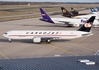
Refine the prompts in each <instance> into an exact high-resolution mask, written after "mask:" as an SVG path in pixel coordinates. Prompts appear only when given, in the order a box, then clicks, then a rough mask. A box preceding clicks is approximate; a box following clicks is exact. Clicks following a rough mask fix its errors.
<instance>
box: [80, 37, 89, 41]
mask: <svg viewBox="0 0 99 70" xmlns="http://www.w3.org/2000/svg"><path fill="white" fill-rule="evenodd" d="M88 37H89V36H86V37H85V38H83V39H81V40H80V41H83V40H85V39H86V38H88Z"/></svg>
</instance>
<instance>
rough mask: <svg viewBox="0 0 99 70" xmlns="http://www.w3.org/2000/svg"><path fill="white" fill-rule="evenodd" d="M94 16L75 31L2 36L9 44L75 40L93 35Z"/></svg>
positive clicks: (17, 33) (13, 32)
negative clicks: (13, 41)
mask: <svg viewBox="0 0 99 70" xmlns="http://www.w3.org/2000/svg"><path fill="white" fill-rule="evenodd" d="M94 19H95V16H92V17H91V18H90V19H89V20H88V21H87V22H86V23H85V24H83V25H82V26H81V27H80V28H79V29H78V30H77V31H74V30H73V31H72V30H70V31H65V30H13V31H8V32H6V33H4V34H3V37H5V38H7V39H8V40H9V42H10V43H11V40H12V39H32V40H33V42H34V43H41V42H42V41H46V43H50V42H51V40H61V39H75V38H80V37H84V36H90V35H93V33H91V31H90V30H91V27H92V24H93V22H94Z"/></svg>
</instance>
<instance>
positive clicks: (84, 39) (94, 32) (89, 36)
mask: <svg viewBox="0 0 99 70" xmlns="http://www.w3.org/2000/svg"><path fill="white" fill-rule="evenodd" d="M96 32H97V31H95V32H93V33H96ZM88 37H90V36H86V37H85V38H83V39H81V40H80V41H83V40H85V39H86V38H88Z"/></svg>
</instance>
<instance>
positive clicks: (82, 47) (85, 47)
mask: <svg viewBox="0 0 99 70" xmlns="http://www.w3.org/2000/svg"><path fill="white" fill-rule="evenodd" d="M66 43H67V44H70V45H73V46H76V47H80V48H83V49H87V50H90V51H93V52H97V51H96V50H93V49H89V48H86V47H82V46H79V45H76V44H73V43H70V42H66Z"/></svg>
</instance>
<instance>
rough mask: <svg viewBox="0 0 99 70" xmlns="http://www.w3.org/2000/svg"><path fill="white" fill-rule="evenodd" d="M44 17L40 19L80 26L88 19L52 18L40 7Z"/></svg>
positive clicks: (96, 24) (96, 22) (98, 22)
mask: <svg viewBox="0 0 99 70" xmlns="http://www.w3.org/2000/svg"><path fill="white" fill-rule="evenodd" d="M40 11H41V15H42V18H41V19H40V20H42V21H45V22H50V23H54V24H65V25H67V26H74V27H79V26H81V25H83V24H84V23H85V22H86V21H87V20H88V19H73V18H50V17H49V16H48V15H47V14H46V12H45V11H44V10H43V9H42V8H40ZM98 25H99V21H98V20H95V21H94V23H93V26H98Z"/></svg>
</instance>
